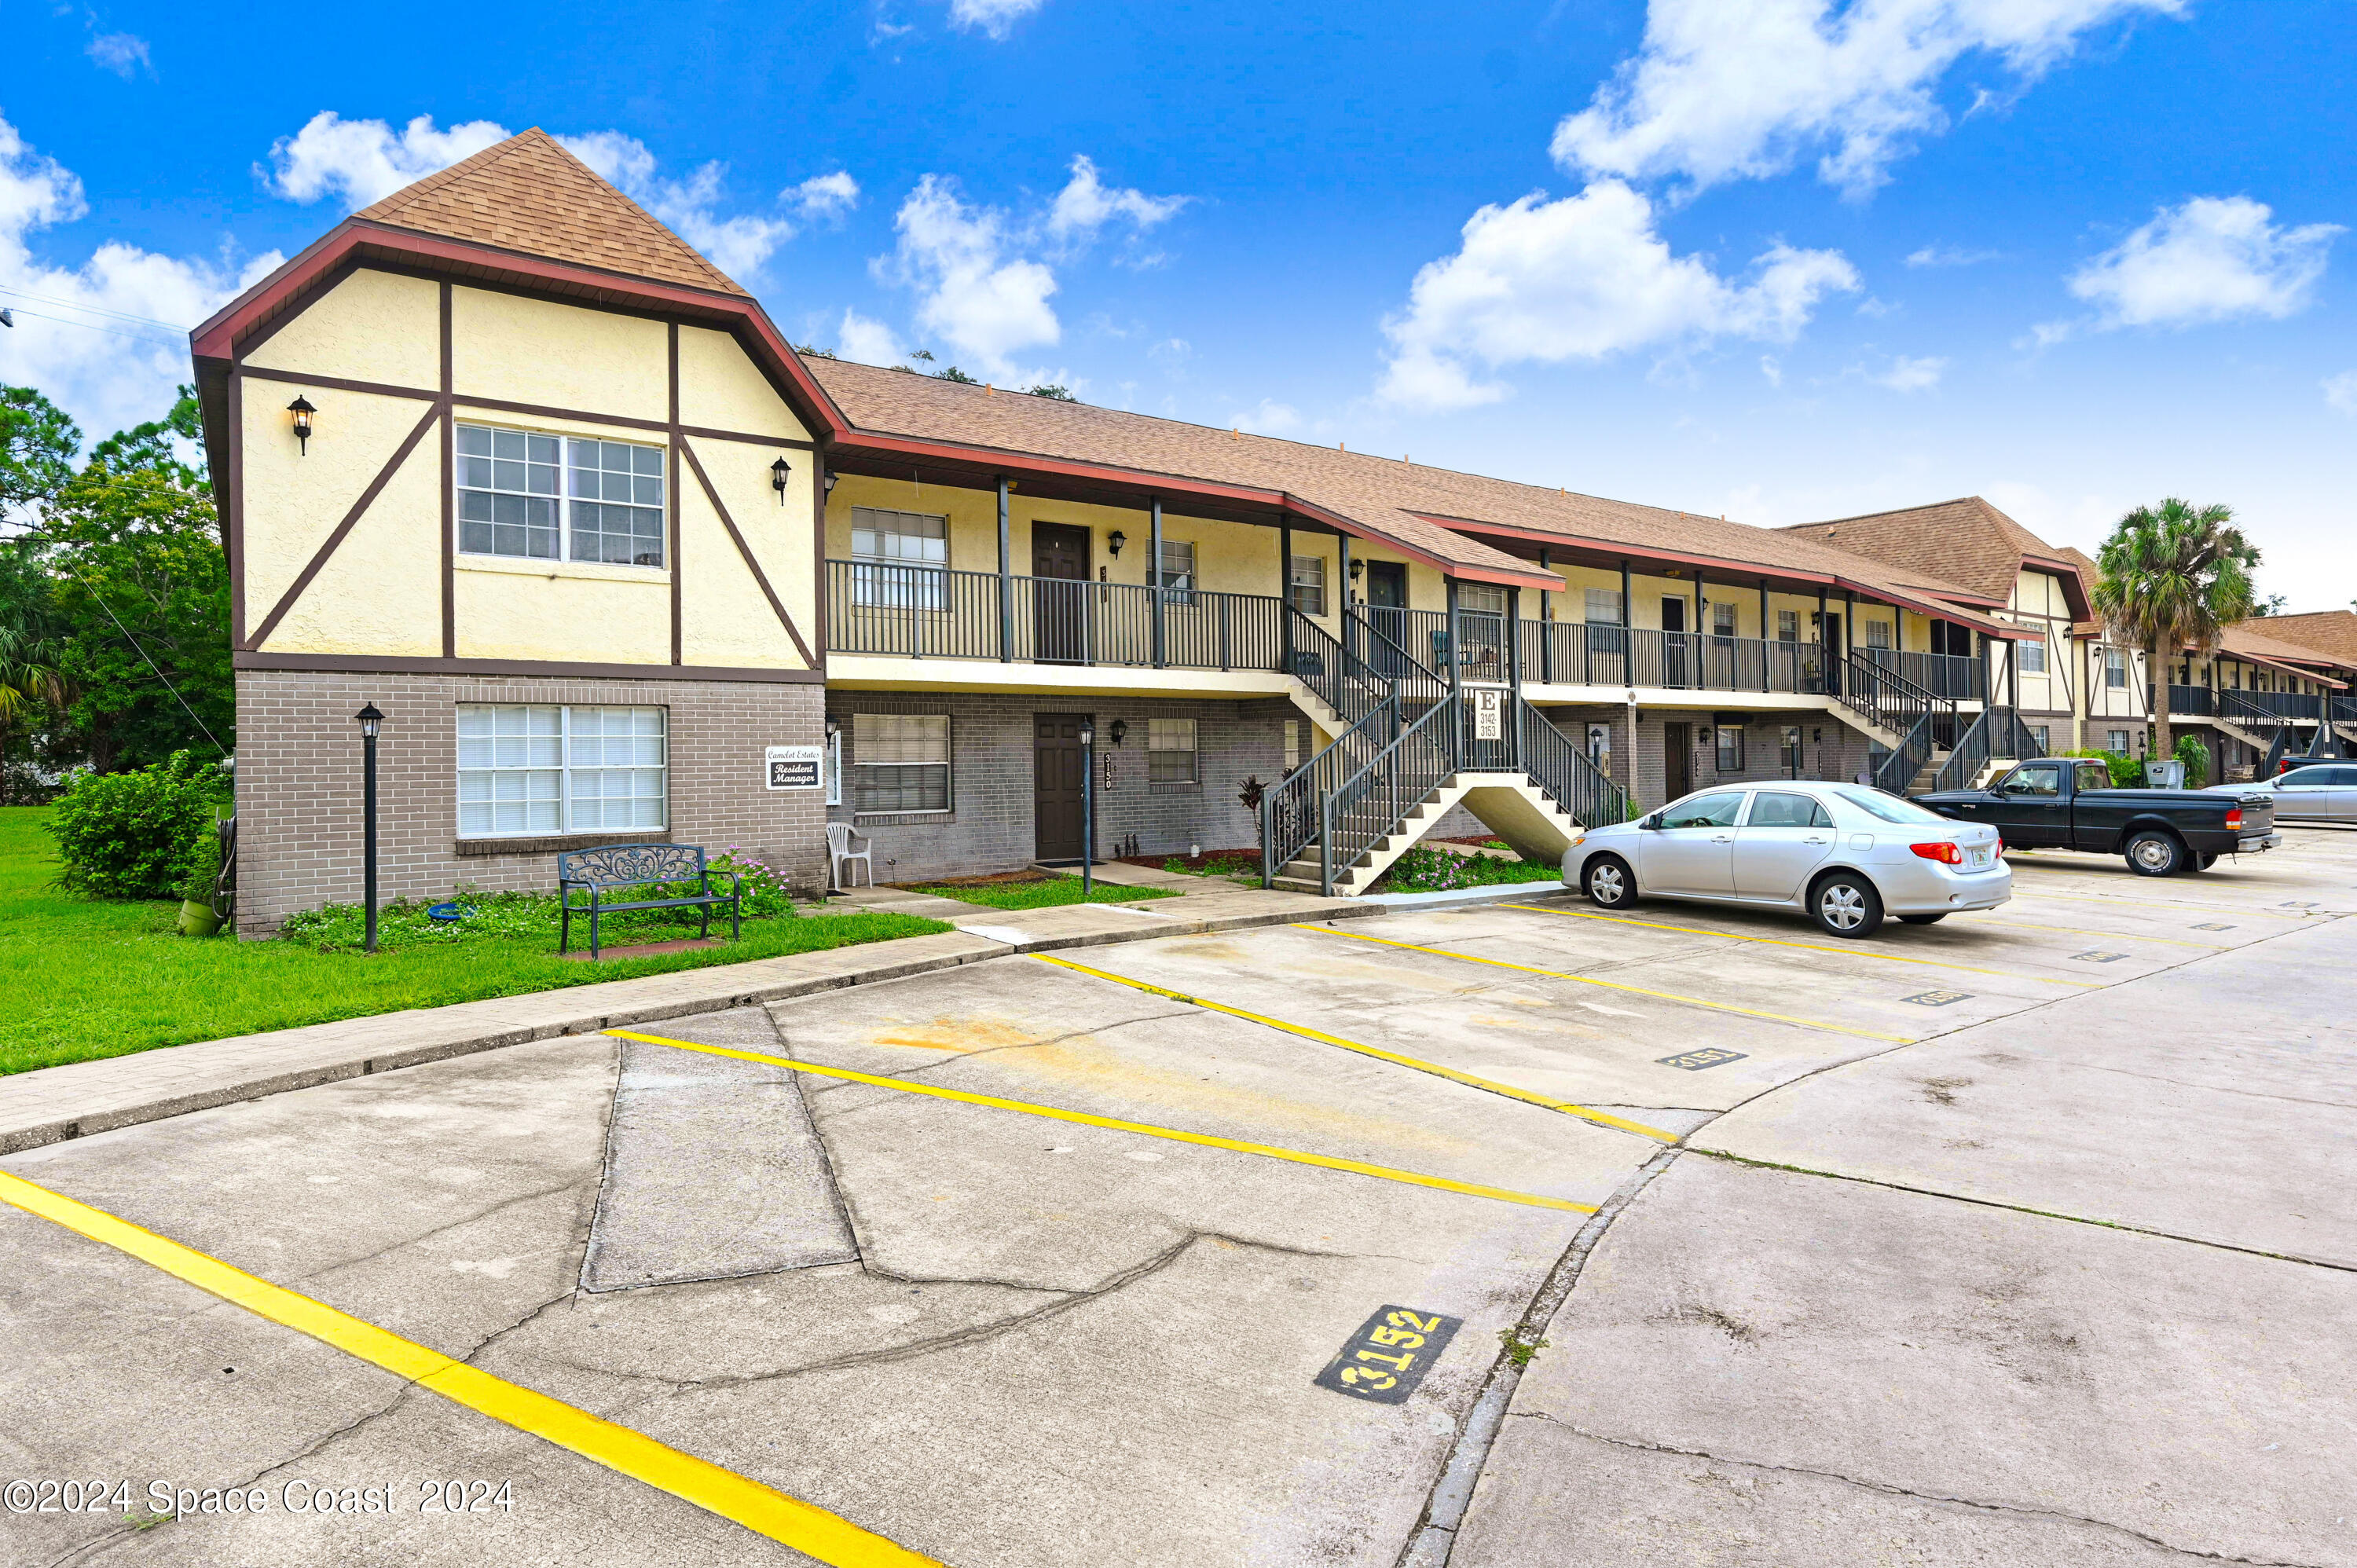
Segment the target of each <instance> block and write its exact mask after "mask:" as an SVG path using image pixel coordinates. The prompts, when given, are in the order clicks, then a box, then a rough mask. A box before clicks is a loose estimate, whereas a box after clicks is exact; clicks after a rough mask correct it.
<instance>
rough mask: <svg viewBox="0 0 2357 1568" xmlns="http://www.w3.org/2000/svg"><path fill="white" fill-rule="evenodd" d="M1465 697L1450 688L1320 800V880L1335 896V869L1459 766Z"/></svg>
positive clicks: (1346, 864) (1360, 852)
mask: <svg viewBox="0 0 2357 1568" xmlns="http://www.w3.org/2000/svg"><path fill="white" fill-rule="evenodd" d="M1463 705H1464V704H1463V703H1462V701H1461V700H1460V699H1459V698H1458V695H1457V694H1456V693H1449V694H1448V696H1447V697H1444V698H1443V699H1441V700H1440V701H1439V702H1437V703H1434V704H1433V705H1432V706H1431V707H1429V708H1427V709H1426V710H1425V713H1424V715H1423V716H1422V717H1421V718H1418V719H1417V720H1416V721H1415V723H1414V724H1411V725H1407V726H1406V727H1405V729H1403V730H1401V731H1400V734H1399V738H1398V739H1396V740H1394V741H1393V742H1392V743H1391V745H1389V746H1385V747H1384V748H1383V750H1382V751H1381V752H1379V753H1377V754H1376V756H1375V757H1374V758H1373V760H1372V761H1370V762H1369V763H1368V764H1367V765H1366V766H1365V767H1363V768H1360V769H1359V770H1358V771H1357V772H1356V773H1353V774H1351V777H1349V778H1348V779H1344V780H1343V781H1342V782H1341V783H1340V785H1338V786H1336V787H1335V789H1332V790H1330V791H1329V792H1328V794H1327V795H1326V796H1325V798H1324V799H1323V800H1320V801H1319V802H1318V817H1319V822H1318V885H1319V886H1320V887H1321V888H1322V890H1323V891H1324V892H1325V894H1326V896H1327V897H1329V898H1330V897H1333V895H1334V877H1335V875H1336V873H1338V872H1340V871H1347V870H1348V869H1349V868H1350V867H1351V866H1353V865H1357V864H1358V862H1359V858H1360V856H1361V855H1363V854H1366V853H1367V851H1368V850H1369V849H1371V848H1372V847H1373V845H1374V843H1375V841H1376V840H1377V839H1380V838H1382V837H1383V835H1384V834H1386V833H1388V832H1391V831H1392V830H1393V829H1394V828H1396V827H1398V826H1399V822H1400V819H1401V818H1402V817H1405V816H1406V815H1407V813H1408V811H1410V810H1411V809H1412V808H1413V807H1415V805H1416V804H1417V803H1418V802H1420V801H1421V800H1424V798H1425V797H1426V796H1427V795H1429V794H1431V793H1432V792H1433V790H1435V789H1438V788H1439V787H1440V783H1441V780H1443V779H1447V778H1448V776H1449V775H1450V774H1452V773H1454V772H1455V771H1457V725H1458V712H1459V710H1460V709H1461V708H1462V707H1463Z"/></svg>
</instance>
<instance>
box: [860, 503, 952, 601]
mask: <svg viewBox="0 0 2357 1568" xmlns="http://www.w3.org/2000/svg"><path fill="white" fill-rule="evenodd" d="M851 559H852V561H853V562H854V563H855V564H854V565H853V567H852V569H851V602H852V603H853V604H855V605H857V606H860V607H863V608H883V609H918V610H938V609H942V608H945V607H947V605H948V602H949V585H950V580H949V573H948V570H947V568H948V566H949V564H950V520H949V519H948V518H946V517H936V516H934V515H932V514H931V513H930V512H921V511H888V510H884V509H883V508H881V507H872V506H857V507H853V508H852V509H851Z"/></svg>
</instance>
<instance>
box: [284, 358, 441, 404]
mask: <svg viewBox="0 0 2357 1568" xmlns="http://www.w3.org/2000/svg"><path fill="white" fill-rule="evenodd" d="M242 369H243V371H245V373H246V374H247V375H249V376H252V377H253V378H254V379H255V380H256V381H292V382H295V383H297V384H299V385H302V386H307V387H326V388H328V389H329V390H330V391H333V392H361V393H364V394H366V395H368V396H371V397H406V398H414V399H416V400H417V401H419V402H421V403H431V402H433V401H434V400H435V399H436V398H437V397H439V396H441V395H442V394H441V393H440V392H436V391H434V390H433V389H432V388H431V387H404V386H396V385H394V384H393V382H391V381H347V380H345V379H344V378H343V377H341V376H307V375H305V374H304V373H303V372H302V371H279V370H273V369H272V368H271V367H269V366H267V365H246V366H243V367H242Z"/></svg>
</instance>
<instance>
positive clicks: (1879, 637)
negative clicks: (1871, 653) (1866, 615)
mask: <svg viewBox="0 0 2357 1568" xmlns="http://www.w3.org/2000/svg"><path fill="white" fill-rule="evenodd" d="M1866 645H1867V647H1868V648H1888V647H1889V646H1890V623H1889V621H1887V620H1870V621H1867V623H1866Z"/></svg>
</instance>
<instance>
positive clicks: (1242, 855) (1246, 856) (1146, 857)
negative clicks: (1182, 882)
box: [1121, 849, 1260, 871]
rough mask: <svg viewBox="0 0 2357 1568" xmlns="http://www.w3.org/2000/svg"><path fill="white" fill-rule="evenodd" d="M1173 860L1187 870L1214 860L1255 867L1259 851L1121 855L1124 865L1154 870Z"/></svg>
mask: <svg viewBox="0 0 2357 1568" xmlns="http://www.w3.org/2000/svg"><path fill="white" fill-rule="evenodd" d="M1174 860H1175V861H1177V862H1178V863H1179V865H1183V866H1185V867H1186V868H1187V869H1188V870H1189V871H1201V870H1203V869H1205V868H1206V867H1208V866H1209V865H1211V862H1213V861H1215V860H1226V861H1240V862H1242V863H1243V864H1244V865H1250V866H1253V867H1254V868H1255V869H1257V868H1258V866H1259V865H1260V851H1259V850H1257V849H1215V850H1212V851H1211V852H1210V853H1208V854H1194V855H1188V854H1125V855H1123V856H1122V857H1121V863H1122V864H1123V865H1145V866H1151V867H1152V868H1153V869H1154V870H1156V871H1159V870H1161V869H1162V868H1163V866H1164V865H1167V864H1168V863H1169V862H1171V861H1174Z"/></svg>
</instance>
